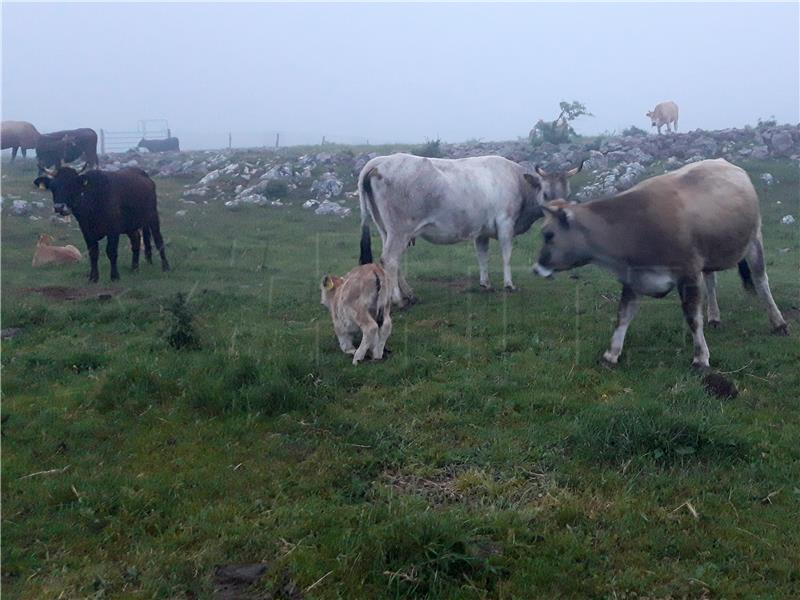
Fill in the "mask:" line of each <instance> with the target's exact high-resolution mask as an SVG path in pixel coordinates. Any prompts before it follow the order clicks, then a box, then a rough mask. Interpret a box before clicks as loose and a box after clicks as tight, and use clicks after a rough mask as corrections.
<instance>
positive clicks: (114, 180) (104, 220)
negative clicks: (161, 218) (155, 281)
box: [33, 167, 169, 282]
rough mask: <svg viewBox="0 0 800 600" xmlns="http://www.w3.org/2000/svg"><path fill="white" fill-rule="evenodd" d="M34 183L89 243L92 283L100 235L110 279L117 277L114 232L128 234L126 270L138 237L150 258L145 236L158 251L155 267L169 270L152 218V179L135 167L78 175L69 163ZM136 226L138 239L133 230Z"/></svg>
mask: <svg viewBox="0 0 800 600" xmlns="http://www.w3.org/2000/svg"><path fill="white" fill-rule="evenodd" d="M33 184H34V185H36V186H39V188H40V189H49V190H50V191H51V192H52V193H53V205H54V210H55V212H56V213H58V214H60V215H68V214H70V213H72V214H74V215H75V218H76V219H78V225H80V228H81V233H82V234H83V239H84V240H85V241H86V246H87V247H88V248H89V258H90V260H91V263H92V270H91V272H90V273H89V280H90V281H92V282H97V280H98V279H99V275H98V271H97V258H98V255H99V253H100V250H99V244H98V242H99V241H100V240H101V239H103V238H104V237H106V238H108V241H107V243H106V255H107V256H108V260H109V261H111V279H112V281H113V280H116V279H119V271H117V247H118V245H119V236H120V235H122V234H125V235H127V236H128V238H130V241H131V251H132V252H133V262H132V264H131V269H133V270H136V269H138V268H139V242H140V239H141V238H144V252H145V258H146V259H147V262H149V263H152V262H153V254H152V251H151V249H150V235H151V234H152V236H153V240H154V241H155V243H156V248H157V249H158V252H159V254H161V269H162V270H163V271H169V263H168V262H167V255H166V252H165V251H164V240H163V238H162V237H161V229H160V227H159V223H158V205H157V200H156V184H155V183H153V180H152V179H150V177H149V176H148V175H147V173H145V172H144V171H142V170H141V169H137V168H127V169H121V170H120V171H117V172H115V173H110V172H107V171H99V170H96V171H89V172H88V173H84V174H79V173H78V172H77V171H75V170H74V169H71V168H70V167H62V168H60V169H58V171H57V172H56V174H55V176H54V177H50V176H44V177H38V178H37V179H36V180H35V181H34V182H33ZM140 229H141V230H142V235H141V238H140V235H139V230H140Z"/></svg>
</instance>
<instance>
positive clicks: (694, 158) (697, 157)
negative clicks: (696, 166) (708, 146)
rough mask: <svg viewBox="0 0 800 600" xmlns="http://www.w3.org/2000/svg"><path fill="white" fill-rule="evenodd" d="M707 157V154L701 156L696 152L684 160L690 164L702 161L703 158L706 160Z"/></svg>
mask: <svg viewBox="0 0 800 600" xmlns="http://www.w3.org/2000/svg"><path fill="white" fill-rule="evenodd" d="M705 159H706V157H705V156H701V155H699V154H695V155H694V156H690V157H689V158H687V159H686V160H685V161H684V164H687V165H688V164H689V163H696V162H700V161H701V160H705Z"/></svg>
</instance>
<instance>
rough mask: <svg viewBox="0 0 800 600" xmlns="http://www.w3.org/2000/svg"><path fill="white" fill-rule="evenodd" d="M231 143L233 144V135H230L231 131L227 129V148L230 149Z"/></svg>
mask: <svg viewBox="0 0 800 600" xmlns="http://www.w3.org/2000/svg"><path fill="white" fill-rule="evenodd" d="M232 145H233V137H232V136H231V132H230V131H229V132H228V150H230V149H231V146H232Z"/></svg>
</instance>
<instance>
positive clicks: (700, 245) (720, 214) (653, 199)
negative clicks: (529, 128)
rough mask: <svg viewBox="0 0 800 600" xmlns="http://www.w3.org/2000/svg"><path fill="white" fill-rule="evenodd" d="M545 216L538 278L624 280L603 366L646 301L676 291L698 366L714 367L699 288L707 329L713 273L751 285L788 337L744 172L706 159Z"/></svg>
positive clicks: (554, 205) (713, 318) (558, 204)
mask: <svg viewBox="0 0 800 600" xmlns="http://www.w3.org/2000/svg"><path fill="white" fill-rule="evenodd" d="M544 209H545V212H546V213H548V216H547V219H546V221H545V224H544V226H543V227H542V235H543V238H544V245H543V246H542V250H541V252H540V254H539V260H538V262H537V263H536V264H535V265H534V272H536V273H537V274H539V275H542V276H544V277H548V276H550V275H551V274H552V272H553V271H564V270H567V269H572V268H574V267H579V266H582V265H585V264H588V263H594V264H597V265H599V266H601V267H604V268H605V269H608V270H610V271H611V272H612V273H614V274H615V275H616V276H617V278H618V279H619V281H620V282H621V283H622V298H621V300H620V304H619V318H618V321H617V328H616V330H615V331H614V335H613V337H612V338H611V347H610V348H609V350H608V351H606V353H605V354H604V356H603V358H604V360H605V361H606V362H607V363H610V364H616V363H617V361H618V359H619V355H620V353H621V352H622V345H623V343H624V341H625V333H626V331H627V329H628V325H629V324H630V322H631V321H632V320H633V318H634V316H635V315H636V311H637V310H638V308H639V300H640V297H641V296H642V295H646V296H654V297H657V298H660V297H662V296H664V295H666V294H667V293H668V292H669V291H670V290H671V289H672V288H673V287H675V286H677V288H678V292H679V294H680V297H681V303H682V306H683V313H684V316H685V317H686V321H687V323H688V324H689V328H690V329H691V331H692V335H693V338H694V360H693V363H692V364H693V365H694V366H697V367H708V366H709V362H708V360H709V353H708V346H707V345H706V340H705V337H704V335H703V318H702V291H701V288H702V286H703V283H704V282H705V287H706V290H707V296H708V320H709V323H710V324H716V325H718V324H719V307H718V306H717V295H716V275H715V273H716V271H722V270H725V269H730V268H732V267H734V266H736V265H738V266H739V274H740V275H741V277H742V280H743V282H744V284H745V287H746V288H749V289H752V287H755V290H756V292H757V293H758V295H759V296H760V297H761V299H762V301H763V302H764V304H765V305H766V307H767V311H768V314H769V320H770V322H771V323H772V327H773V328H774V329H775V331H776V333H780V334H786V333H788V330H787V326H786V321H784V319H783V316H782V315H781V312H780V310H778V307H777V306H776V305H775V301H774V300H773V299H772V292H771V291H770V288H769V281H768V279H767V272H766V267H765V264H764V247H763V244H762V241H761V215H760V214H759V207H758V197H757V196H756V192H755V189H754V188H753V184H752V183H751V182H750V179H749V177H748V176H747V173H745V172H744V171H743V170H742V169H740V168H739V167H736V166H734V165H732V164H730V163H729V162H727V161H725V160H723V159H717V160H704V161H700V162H696V163H692V164H689V165H686V166H685V167H683V168H681V169H678V170H677V171H673V172H671V173H667V174H665V175H659V176H658V177H652V178H651V179H647V180H645V181H643V182H641V183H639V184H638V185H636V186H634V187H632V188H631V189H629V190H627V191H625V192H622V193H621V194H617V195H616V196H612V197H610V198H604V199H601V200H594V201H591V202H588V203H585V204H571V203H568V202H566V201H564V200H556V201H554V202H550V203H549V204H547V205H545V207H544Z"/></svg>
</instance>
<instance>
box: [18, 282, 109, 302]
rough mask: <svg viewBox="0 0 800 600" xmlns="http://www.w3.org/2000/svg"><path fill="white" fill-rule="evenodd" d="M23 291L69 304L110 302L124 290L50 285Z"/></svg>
mask: <svg viewBox="0 0 800 600" xmlns="http://www.w3.org/2000/svg"><path fill="white" fill-rule="evenodd" d="M22 291H23V292H26V293H28V294H41V295H42V296H44V297H45V298H49V299H50V300H57V301H59V302H68V301H72V300H110V299H111V298H113V297H114V296H118V295H119V294H121V293H122V291H123V290H121V289H117V288H100V287H67V286H63V285H48V286H45V287H35V288H24V289H23V290H22Z"/></svg>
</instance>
